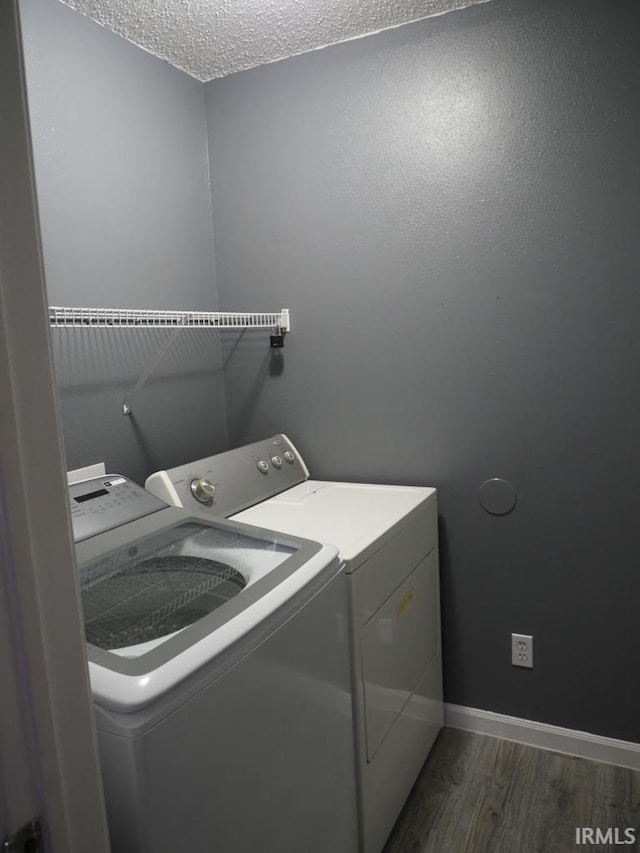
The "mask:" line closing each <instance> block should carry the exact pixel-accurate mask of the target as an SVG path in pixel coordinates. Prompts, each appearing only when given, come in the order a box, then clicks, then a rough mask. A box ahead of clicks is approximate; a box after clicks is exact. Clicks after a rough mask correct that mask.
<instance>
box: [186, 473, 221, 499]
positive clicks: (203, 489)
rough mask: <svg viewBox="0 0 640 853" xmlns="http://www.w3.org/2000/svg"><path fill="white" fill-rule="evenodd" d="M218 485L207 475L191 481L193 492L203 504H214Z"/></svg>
mask: <svg viewBox="0 0 640 853" xmlns="http://www.w3.org/2000/svg"><path fill="white" fill-rule="evenodd" d="M215 490H216V487H215V486H214V485H213V483H212V482H211V480H208V479H207V478H206V477H199V478H198V479H197V480H192V481H191V494H192V495H193V496H194V498H195V499H196V500H197V501H200V503H201V504H212V503H213V495H214V493H215Z"/></svg>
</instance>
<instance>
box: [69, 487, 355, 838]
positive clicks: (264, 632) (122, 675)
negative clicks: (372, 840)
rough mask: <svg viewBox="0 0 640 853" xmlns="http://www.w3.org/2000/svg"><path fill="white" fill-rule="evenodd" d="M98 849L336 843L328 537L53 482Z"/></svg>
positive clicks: (345, 772) (339, 725) (341, 598)
mask: <svg viewBox="0 0 640 853" xmlns="http://www.w3.org/2000/svg"><path fill="white" fill-rule="evenodd" d="M69 498H70V504H71V514H72V521H73V529H74V537H75V540H76V543H77V544H76V553H77V562H78V570H79V577H80V589H81V596H82V605H83V612H84V623H85V632H86V638H87V643H88V645H87V649H88V658H89V673H90V681H91V688H92V692H93V698H94V707H95V714H96V723H97V730H98V743H99V749H100V759H101V765H102V772H103V778H104V788H105V799H106V805H107V816H108V821H109V830H110V835H111V846H112V850H113V853H176V851H189V853H211V851H213V850H219V851H224V853H248V851H253V850H262V851H265V853H283V851H285V853H299V851H300V850H309V851H313V853H327V851H329V850H331V851H340V853H353V851H354V849H355V847H356V845H357V816H356V796H355V781H354V763H353V755H352V750H353V720H352V698H351V682H350V673H349V666H348V660H347V659H346V657H347V647H348V636H347V627H346V625H347V618H348V617H347V595H346V589H345V586H346V581H345V576H344V572H343V570H342V566H341V563H340V561H339V560H338V558H337V549H336V548H333V547H330V546H325V545H320V544H318V543H314V542H309V541H306V540H303V539H300V538H299V537H295V536H290V535H288V534H281V533H273V532H270V531H266V530H262V529H257V528H256V527H255V526H251V527H250V526H248V525H243V524H239V523H237V522H233V521H225V520H223V519H213V518H207V517H205V516H203V514H202V513H199V512H197V511H196V512H192V511H185V510H183V509H176V508H175V507H169V506H167V504H166V503H165V502H164V501H161V500H159V499H157V498H155V497H153V496H152V495H150V494H149V493H148V492H145V491H144V489H142V488H140V487H139V486H137V485H135V484H134V483H132V482H131V481H130V480H127V479H126V478H125V477H121V476H119V475H110V476H109V475H107V476H103V477H99V478H96V479H92V480H87V481H84V482H81V483H76V484H74V485H72V486H70V487H69Z"/></svg>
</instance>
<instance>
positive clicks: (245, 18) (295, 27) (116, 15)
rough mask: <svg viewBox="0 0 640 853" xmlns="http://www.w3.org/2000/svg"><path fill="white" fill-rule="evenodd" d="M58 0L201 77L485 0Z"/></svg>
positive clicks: (222, 72)
mask: <svg viewBox="0 0 640 853" xmlns="http://www.w3.org/2000/svg"><path fill="white" fill-rule="evenodd" d="M62 2H64V3H66V5H67V6H71V7H72V8H73V9H76V10H77V11H78V12H82V14H84V15H87V16H88V17H90V18H92V19H93V20H94V21H97V22H98V23H99V24H102V25H103V26H104V27H107V29H109V30H112V31H113V32H114V33H117V34H118V35H121V36H123V37H124V38H126V39H128V40H129V41H131V42H133V43H134V44H137V45H139V46H140V47H142V48H144V49H145V50H147V51H148V52H149V53H152V54H154V55H155V56H158V57H160V58H161V59H165V60H166V61H167V62H170V63H171V64H172V65H175V67H176V68H180V69H181V70H182V71H186V72H187V74H190V75H191V76H192V77H195V78H196V79H198V80H202V81H206V80H212V79H213V78H214V77H224V76H225V75H227V74H232V73H233V72H235V71H242V70H243V69H246V68H252V67H254V66H256V65H263V64H265V63H267V62H273V61H275V60H277V59H284V58H285V57H288V56H294V55H296V54H299V53H305V52H306V51H309V50H315V49H317V48H320V47H326V46H327V45H330V44H336V43H337V42H341V41H347V40H349V39H353V38H357V37H359V36H363V35H367V34H370V33H374V32H378V31H379V30H384V29H389V28H390V27H396V26H399V25H400V24H405V23H408V22H410V21H416V20H420V19H422V18H427V17H430V16H432V15H440V14H443V13H444V12H450V11H453V10H454V9H461V8H463V7H465V6H472V5H474V4H475V3H481V2H487V0H351V2H345V0H322V2H319V0H279V2H274V0H62Z"/></svg>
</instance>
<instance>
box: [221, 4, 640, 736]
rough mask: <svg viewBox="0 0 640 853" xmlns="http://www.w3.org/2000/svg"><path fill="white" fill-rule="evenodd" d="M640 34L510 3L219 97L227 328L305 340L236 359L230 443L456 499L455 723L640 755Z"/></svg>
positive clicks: (387, 38) (607, 14)
mask: <svg viewBox="0 0 640 853" xmlns="http://www.w3.org/2000/svg"><path fill="white" fill-rule="evenodd" d="M639 25H640V8H639V7H638V4H633V3H628V2H623V0H618V1H617V2H613V3H611V2H603V0H557V2H551V1H550V0H541V2H538V1H536V2H534V0H494V2H492V3H490V4H486V5H482V6H477V7H475V8H471V9H468V10H465V11H463V12H458V13H454V14H452V15H448V16H446V17H442V18H439V19H434V20H431V21H425V22H422V23H419V24H415V25H411V26H407V27H404V28H401V29H398V30H395V31H393V32H387V33H384V34H381V35H378V36H375V37H371V38H368V39H364V40H361V41H357V42H351V43H349V44H345V45H340V46H337V47H335V48H330V49H327V50H323V51H320V52H316V53H313V54H309V55H306V56H302V57H297V58H294V59H290V60H287V61H284V62H281V63H277V64H274V65H270V66H266V67H264V68H260V69H256V70H253V71H249V72H244V73H242V74H238V75H235V76H232V77H229V78H227V79H223V80H221V81H216V82H214V83H212V84H209V85H208V86H207V88H206V93H207V111H208V122H209V134H210V150H211V160H212V186H213V204H214V230H215V236H216V263H217V278H218V288H219V292H220V300H221V307H223V308H227V309H228V308H233V309H245V310H248V309H251V310H262V309H271V308H273V306H277V307H288V308H290V309H291V310H292V322H293V329H294V331H293V333H292V334H291V335H290V336H289V338H288V339H287V341H286V348H285V350H284V354H283V358H282V360H281V361H280V360H277V358H276V359H275V360H272V359H271V358H270V356H269V355H268V353H265V350H264V347H263V345H262V343H261V342H257V341H252V340H251V341H240V343H238V344H237V346H236V347H235V349H233V350H231V349H230V350H229V352H228V363H227V369H226V380H227V381H226V389H227V395H228V400H227V403H228V415H229V431H230V438H231V443H232V444H239V443H242V442H245V441H249V440H252V439H257V438H259V437H262V436H264V435H267V434H269V433H271V432H275V431H278V430H284V431H286V432H287V433H289V434H290V436H291V437H292V438H293V439H294V441H296V442H297V443H298V444H299V446H300V449H301V450H302V452H303V453H304V454H305V457H306V458H307V459H308V461H309V464H310V468H311V471H312V474H313V475H314V476H315V477H318V478H337V479H346V480H349V479H352V480H364V481H382V482H397V483H418V484H434V485H436V486H437V487H438V489H439V491H440V508H441V516H442V529H441V535H442V591H443V619H444V651H445V657H446V676H445V688H446V698H447V700H448V701H449V702H454V703H460V704H462V705H470V706H475V707H479V708H484V709H490V710H493V711H498V712H504V713H507V714H514V715H517V716H521V717H525V718H531V719H535V720H541V721H545V722H549V723H555V724H558V725H563V726H568V727H571V728H576V729H583V730H587V731H591V732H597V733H600V734H604V735H609V736H614V737H620V738H626V739H630V740H635V741H639V740H640V681H639V680H638V678H637V675H636V670H637V666H636V663H635V658H634V657H633V653H634V650H635V649H637V648H638V645H639V642H640V634H639V632H640V627H639V626H640V620H639V619H638V601H640V572H638V540H637V535H636V530H637V527H638V519H639V518H640V499H639V493H638V488H637V484H638V470H640V442H639V440H638V436H640V406H638V401H637V398H638V391H639V387H638V386H639V380H638V363H639V358H640V335H639V334H638V320H639V317H640V291H639V290H638V287H637V283H638V280H639V272H640V270H639V266H640V262H639V254H638V251H637V242H636V241H637V234H638V226H639V222H638V201H639V192H638V190H639V183H640V181H639V165H638V164H639V161H638V156H637V146H638V130H639V121H638V118H639V102H638V91H639V88H640V79H639V76H640V66H639V64H638V58H637V33H638V26H639ZM496 474H497V475H499V476H503V477H506V478H508V479H510V480H511V481H512V482H513V483H514V484H515V486H516V487H517V489H518V504H517V507H516V509H515V510H514V511H513V512H512V513H511V514H510V515H507V516H503V517H496V516H490V515H488V514H487V513H485V512H484V511H483V510H482V509H481V507H480V505H479V502H478V499H477V492H478V487H479V486H480V484H481V483H482V482H483V481H484V480H485V479H486V478H488V477H490V476H492V475H496ZM512 631H516V632H522V633H533V635H534V637H535V668H534V669H533V670H532V671H527V670H521V669H515V668H512V666H511V665H510V645H509V634H510V632H512Z"/></svg>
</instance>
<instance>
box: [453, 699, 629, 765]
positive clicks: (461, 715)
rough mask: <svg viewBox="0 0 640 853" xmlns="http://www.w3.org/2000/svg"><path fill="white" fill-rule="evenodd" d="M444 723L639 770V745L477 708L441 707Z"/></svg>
mask: <svg viewBox="0 0 640 853" xmlns="http://www.w3.org/2000/svg"><path fill="white" fill-rule="evenodd" d="M444 721H445V725H446V726H450V727H451V728H452V729H463V730H464V731H468V732H477V733H478V734H482V735H491V736H493V737H499V738H504V739H505V740H513V741H516V742H517V743H525V744H528V745H529V746H537V747H540V748H541V749H551V750H553V751H554V752H565V753H567V754H568V755H577V756H579V757H580V758H590V759H591V760H592V761H603V762H604V763H605V764H617V765H619V766H620V767H630V768H631V769H632V770H640V743H632V742H631V741H626V740H616V739H615V738H610V737H602V736H601V735H593V734H590V733H589V732H579V731H574V730H573V729H563V728H561V727H560V726H550V725H548V724H547V723H536V722H534V721H533V720H521V719H520V718H518V717H508V716H506V715H505V714H494V713H493V712H492V711H480V710H479V709H478V708H464V707H463V706H461V705H449V704H445V706H444Z"/></svg>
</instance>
